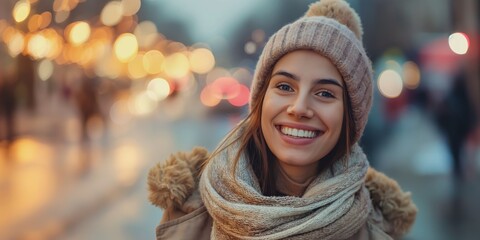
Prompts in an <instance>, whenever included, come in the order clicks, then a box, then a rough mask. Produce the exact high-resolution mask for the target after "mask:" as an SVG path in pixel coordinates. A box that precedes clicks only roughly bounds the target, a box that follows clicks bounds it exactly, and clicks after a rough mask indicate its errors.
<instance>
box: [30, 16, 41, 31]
mask: <svg viewBox="0 0 480 240" xmlns="http://www.w3.org/2000/svg"><path fill="white" fill-rule="evenodd" d="M41 24H42V17H41V16H40V15H38V14H35V15H33V16H31V17H30V20H28V31H30V32H35V31H37V30H38V29H39V28H40V25H41Z"/></svg>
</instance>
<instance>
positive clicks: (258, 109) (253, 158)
mask: <svg viewBox="0 0 480 240" xmlns="http://www.w3.org/2000/svg"><path fill="white" fill-rule="evenodd" d="M268 82H269V81H267V82H266V83H265V84H263V86H261V87H262V88H261V89H260V91H259V93H258V96H261V97H260V99H259V101H255V102H253V103H251V104H252V105H251V106H250V107H251V108H250V113H249V114H248V115H247V116H246V118H245V119H244V120H243V121H241V122H240V123H239V124H238V125H237V126H236V127H235V128H233V129H232V130H231V131H230V132H229V133H228V135H227V137H226V138H225V139H224V140H223V141H222V143H220V145H219V146H218V147H217V149H216V150H215V151H214V152H213V153H212V154H211V155H210V158H209V159H208V160H207V161H206V162H205V165H206V164H207V163H208V162H209V161H210V160H211V159H212V158H214V157H215V156H216V155H217V154H218V153H220V152H221V151H223V150H224V149H225V148H227V147H228V146H230V145H232V144H233V143H235V142H237V141H238V143H239V149H238V152H237V153H236V155H235V158H234V159H233V161H234V168H233V172H232V174H235V171H236V167H237V164H238V161H239V159H240V156H241V154H242V153H245V154H246V156H247V158H248V161H249V162H250V164H251V166H252V169H253V171H254V173H255V175H256V176H257V179H258V182H259V184H260V188H261V190H262V193H263V194H264V195H266V196H272V195H275V194H276V188H275V178H274V174H273V171H272V170H271V169H273V168H272V166H274V164H275V163H274V155H273V153H272V152H271V151H270V149H269V148H268V146H267V144H266V142H265V138H264V137H263V132H262V128H261V114H262V105H263V100H264V96H265V94H266V91H267V88H268V85H269V83H268ZM350 105H351V104H350V98H349V95H348V93H347V91H346V90H345V91H343V112H344V114H343V123H342V131H341V133H340V138H339V139H338V142H337V144H336V145H335V147H334V148H333V149H332V150H331V151H330V152H329V153H328V154H327V155H326V156H325V157H323V158H322V159H321V160H319V163H320V164H319V166H318V171H319V172H320V171H323V170H325V169H328V168H329V167H330V166H331V165H332V164H333V163H334V162H335V161H337V160H340V159H341V158H342V157H343V156H345V155H348V154H350V147H351V145H352V144H353V137H354V133H355V132H354V131H355V122H354V121H353V115H352V113H351V106H350ZM240 129H241V131H240V134H238V132H239V130H240Z"/></svg>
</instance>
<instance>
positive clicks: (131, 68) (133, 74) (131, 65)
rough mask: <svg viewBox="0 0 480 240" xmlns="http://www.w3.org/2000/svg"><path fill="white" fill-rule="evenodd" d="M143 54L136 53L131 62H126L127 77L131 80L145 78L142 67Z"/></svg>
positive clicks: (145, 74)
mask: <svg viewBox="0 0 480 240" xmlns="http://www.w3.org/2000/svg"><path fill="white" fill-rule="evenodd" d="M143 58H144V55H143V53H138V54H137V55H136V56H135V58H134V59H133V60H131V61H130V62H128V76H129V77H130V78H132V79H140V78H143V77H145V76H147V72H146V71H145V69H144V67H143Z"/></svg>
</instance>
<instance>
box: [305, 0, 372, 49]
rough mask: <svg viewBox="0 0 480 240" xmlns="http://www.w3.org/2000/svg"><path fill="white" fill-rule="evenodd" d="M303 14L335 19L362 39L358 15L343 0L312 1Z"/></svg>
mask: <svg viewBox="0 0 480 240" xmlns="http://www.w3.org/2000/svg"><path fill="white" fill-rule="evenodd" d="M305 16H307V17H312V16H325V17H328V18H332V19H335V20H337V21H338V22H339V23H341V24H343V25H345V26H347V27H348V28H349V29H350V30H351V31H352V32H353V33H355V35H356V36H357V38H358V39H359V40H362V35H363V30H362V23H361V22H360V17H359V16H358V14H357V13H356V12H355V10H353V9H352V8H351V7H350V5H349V4H348V3H347V2H345V1H344V0H320V1H318V2H316V3H312V4H311V5H310V7H309V9H308V11H307V13H305Z"/></svg>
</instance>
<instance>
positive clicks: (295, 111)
mask: <svg viewBox="0 0 480 240" xmlns="http://www.w3.org/2000/svg"><path fill="white" fill-rule="evenodd" d="M287 113H288V114H289V115H292V116H295V117H297V118H303V117H305V118H311V117H313V110H312V109H311V108H310V103H309V102H308V99H307V97H306V96H301V95H298V96H297V97H296V98H295V100H294V101H293V102H292V104H291V105H290V106H288V108H287Z"/></svg>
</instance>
